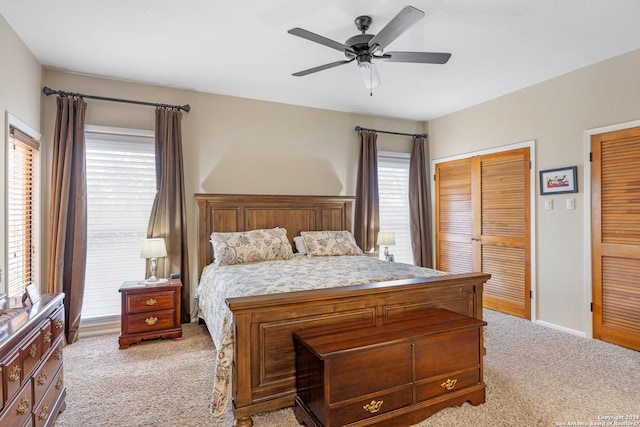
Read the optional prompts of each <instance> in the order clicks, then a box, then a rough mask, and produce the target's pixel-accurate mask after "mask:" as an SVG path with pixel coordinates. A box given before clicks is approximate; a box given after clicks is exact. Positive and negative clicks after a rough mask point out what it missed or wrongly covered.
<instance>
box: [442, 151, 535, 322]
mask: <svg viewBox="0 0 640 427" xmlns="http://www.w3.org/2000/svg"><path fill="white" fill-rule="evenodd" d="M529 181H530V180H529V149H528V148H522V149H517V150H509V151H505V152H501V153H495V154H489V155H484V156H476V157H471V158H467V159H461V160H455V161H451V162H445V163H439V164H437V165H436V201H437V206H436V242H437V244H436V268H437V269H439V270H444V271H450V272H453V273H468V272H472V271H482V272H484V273H489V274H491V279H490V280H489V281H488V282H487V283H486V285H485V287H484V294H483V300H484V306H485V307H487V308H491V309H494V310H499V311H502V312H504V313H509V314H513V315H516V316H519V317H523V318H526V319H530V318H531V304H530V303H529V301H530V299H529V293H530V289H531V280H530V277H531V261H530V259H531V250H530V247H531V242H530V225H529V223H530V221H529V215H530V214H529V212H530V208H529V206H530V203H529V194H530V187H529V185H530V184H529Z"/></svg>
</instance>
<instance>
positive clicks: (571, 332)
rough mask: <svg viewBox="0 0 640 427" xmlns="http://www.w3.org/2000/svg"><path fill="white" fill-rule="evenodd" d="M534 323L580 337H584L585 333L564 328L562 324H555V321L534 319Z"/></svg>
mask: <svg viewBox="0 0 640 427" xmlns="http://www.w3.org/2000/svg"><path fill="white" fill-rule="evenodd" d="M535 323H536V324H538V325H541V326H545V327H547V328H551V329H555V330H557V331H562V332H566V333H567V334H571V335H576V336H579V337H582V338H586V337H587V334H586V333H585V332H581V331H576V330H575V329H570V328H565V327H564V326H560V325H556V324H555V323H549V322H545V321H544V320H536V321H535Z"/></svg>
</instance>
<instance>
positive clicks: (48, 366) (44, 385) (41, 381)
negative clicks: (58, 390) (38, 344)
mask: <svg viewBox="0 0 640 427" xmlns="http://www.w3.org/2000/svg"><path fill="white" fill-rule="evenodd" d="M62 344H63V341H62V340H58V341H57V343H56V344H55V348H54V350H53V351H52V352H51V353H50V354H49V357H48V358H47V360H46V361H45V362H44V363H43V364H42V365H41V366H40V369H38V370H37V371H36V373H35V374H34V375H33V394H34V401H35V402H39V401H40V399H42V396H44V393H45V392H46V390H47V389H48V388H49V386H50V385H51V383H52V382H53V381H54V376H55V374H56V372H57V371H58V370H59V368H60V366H62Z"/></svg>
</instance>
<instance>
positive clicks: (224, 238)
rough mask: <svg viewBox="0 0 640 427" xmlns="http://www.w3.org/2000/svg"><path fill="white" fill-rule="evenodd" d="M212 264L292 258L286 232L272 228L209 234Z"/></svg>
mask: <svg viewBox="0 0 640 427" xmlns="http://www.w3.org/2000/svg"><path fill="white" fill-rule="evenodd" d="M211 245H212V246H213V257H214V258H213V262H214V264H218V265H231V264H243V263H249V262H257V261H267V260H274V259H290V258H292V257H293V250H292V249H291V243H289V239H287V230H285V229H284V228H279V227H276V228H272V229H268V230H251V231H242V232H236V233H211Z"/></svg>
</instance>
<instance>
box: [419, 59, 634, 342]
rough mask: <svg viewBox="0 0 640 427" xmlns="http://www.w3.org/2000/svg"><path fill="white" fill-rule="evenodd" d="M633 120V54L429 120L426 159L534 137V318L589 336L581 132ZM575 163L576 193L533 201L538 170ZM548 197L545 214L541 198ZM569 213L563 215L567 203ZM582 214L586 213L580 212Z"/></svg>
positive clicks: (585, 199) (583, 156) (585, 184)
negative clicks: (549, 206) (550, 206)
mask: <svg viewBox="0 0 640 427" xmlns="http://www.w3.org/2000/svg"><path fill="white" fill-rule="evenodd" d="M638 119H640V50H638V51H635V52H631V53H628V54H625V55H622V56H619V57H616V58H613V59H610V60H608V61H604V62H601V63H598V64H595V65H592V66H590V67H587V68H584V69H581V70H578V71H575V72H572V73H569V74H566V75H564V76H561V77H558V78H555V79H552V80H549V81H546V82H543V83H541V84H538V85H535V86H532V87H529V88H526V89H523V90H520V91H517V92H514V93H511V94H509V95H506V96H503V97H500V98H498V99H495V100H492V101H490V102H487V103H484V104H481V105H478V106H475V107H472V108H469V109H466V110H463V111H460V112H457V113H454V114H451V115H448V116H445V117H441V118H438V119H436V120H432V121H430V122H429V129H428V133H429V142H430V149H431V158H432V159H440V158H447V157H450V156H456V155H460V154H463V153H473V152H476V151H482V150H485V149H490V148H495V147H500V146H506V145H509V144H514V143H519V142H523V141H528V140H535V151H536V158H535V167H536V182H535V192H536V196H535V199H536V207H535V215H536V224H537V230H536V238H535V243H536V245H537V250H536V254H535V255H536V258H537V265H536V266H535V267H534V268H535V273H536V276H537V284H536V285H537V292H536V297H537V307H533V309H534V310H537V317H538V319H540V320H541V321H544V322H548V323H550V324H554V325H557V326H560V327H563V328H567V329H571V330H574V331H579V332H585V333H586V334H587V335H589V333H590V331H591V325H590V322H591V321H590V315H589V312H588V306H589V303H590V302H591V296H590V286H591V285H590V283H589V282H590V280H589V273H588V271H589V269H590V265H589V263H588V262H586V261H585V259H584V251H585V245H586V244H588V239H587V236H588V233H589V224H588V222H587V221H585V217H584V216H585V214H587V215H588V209H589V206H585V202H588V198H585V191H587V192H588V191H589V183H588V182H585V180H584V176H585V167H586V168H588V167H589V165H588V164H587V165H585V160H584V159H585V158H586V155H587V148H586V145H585V142H584V135H585V131H586V130H588V129H594V128H599V127H603V126H608V125H614V124H619V123H626V122H631V121H634V120H638ZM574 165H577V166H578V190H579V193H577V194H562V195H555V196H544V197H541V196H539V195H538V194H539V188H538V182H537V180H538V178H537V171H539V170H544V169H551V168H557V167H564V166H574ZM549 198H551V199H554V209H553V210H545V209H544V200H546V199H549ZM568 198H575V199H576V209H575V210H566V209H565V206H566V199H568ZM585 210H587V212H585Z"/></svg>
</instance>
